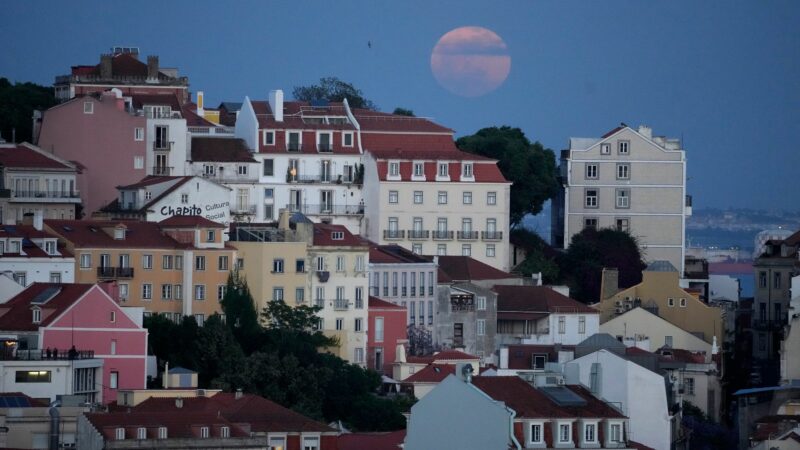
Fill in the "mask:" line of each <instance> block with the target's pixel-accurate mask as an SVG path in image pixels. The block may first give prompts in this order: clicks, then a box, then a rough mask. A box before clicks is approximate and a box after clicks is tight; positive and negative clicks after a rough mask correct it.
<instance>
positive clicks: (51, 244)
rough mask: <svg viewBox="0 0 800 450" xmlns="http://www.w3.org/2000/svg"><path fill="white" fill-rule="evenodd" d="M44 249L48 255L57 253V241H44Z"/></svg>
mask: <svg viewBox="0 0 800 450" xmlns="http://www.w3.org/2000/svg"><path fill="white" fill-rule="evenodd" d="M44 251H45V252H46V253H47V254H48V255H55V254H56V243H55V241H45V243H44Z"/></svg>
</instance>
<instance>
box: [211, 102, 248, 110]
mask: <svg viewBox="0 0 800 450" xmlns="http://www.w3.org/2000/svg"><path fill="white" fill-rule="evenodd" d="M223 108H225V110H227V111H228V112H236V111H239V110H240V109H242V102H222V103H220V104H219V106H217V109H223Z"/></svg>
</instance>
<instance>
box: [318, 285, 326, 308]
mask: <svg viewBox="0 0 800 450" xmlns="http://www.w3.org/2000/svg"><path fill="white" fill-rule="evenodd" d="M316 303H317V306H319V307H323V306H325V287H323V286H318V287H317V297H316Z"/></svg>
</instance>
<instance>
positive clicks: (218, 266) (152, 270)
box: [44, 216, 236, 324]
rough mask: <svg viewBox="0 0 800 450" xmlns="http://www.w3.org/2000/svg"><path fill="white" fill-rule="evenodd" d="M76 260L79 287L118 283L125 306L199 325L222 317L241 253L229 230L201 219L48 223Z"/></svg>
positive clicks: (196, 217)
mask: <svg viewBox="0 0 800 450" xmlns="http://www.w3.org/2000/svg"><path fill="white" fill-rule="evenodd" d="M44 225H45V230H47V231H49V232H50V233H53V234H55V235H57V236H58V238H59V241H60V242H61V243H63V244H64V245H65V247H66V249H67V250H68V251H70V252H72V253H73V254H74V255H75V266H76V267H75V282H76V283H96V282H103V281H114V282H116V285H117V291H118V294H119V295H118V297H119V299H120V302H121V303H122V304H123V305H125V306H139V307H143V308H144V311H145V315H148V314H152V313H158V314H167V315H169V317H170V318H172V319H173V320H176V321H177V320H180V318H181V317H182V316H194V317H195V318H196V319H197V321H198V323H200V324H202V322H203V321H204V320H205V319H206V318H207V317H208V316H210V315H212V314H214V313H222V310H221V308H220V304H219V300H221V299H222V297H223V296H224V295H225V286H226V282H227V279H228V272H229V271H230V270H231V269H232V268H233V264H234V263H235V261H236V249H234V248H233V247H231V246H229V245H226V244H225V242H224V241H223V236H222V233H223V230H224V226H222V225H220V224H218V223H216V222H212V221H210V220H207V219H204V218H202V217H199V216H174V217H171V218H169V219H166V220H163V221H161V222H159V223H154V222H139V221H120V220H115V221H81V220H46V221H45V223H44Z"/></svg>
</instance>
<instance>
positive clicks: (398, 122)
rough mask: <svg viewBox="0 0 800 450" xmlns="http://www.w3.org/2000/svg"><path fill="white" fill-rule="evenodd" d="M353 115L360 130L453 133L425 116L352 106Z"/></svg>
mask: <svg viewBox="0 0 800 450" xmlns="http://www.w3.org/2000/svg"><path fill="white" fill-rule="evenodd" d="M352 111H353V115H354V116H355V118H356V120H357V121H358V124H359V125H361V130H362V131H367V132H381V131H385V132H403V131H405V132H412V133H447V134H451V135H452V134H453V133H454V131H453V130H452V129H450V128H447V127H444V126H442V125H439V124H437V123H435V122H433V121H432V120H430V119H428V118H425V117H410V116H400V115H397V114H390V113H384V112H380V111H372V110H369V109H360V108H353V109H352Z"/></svg>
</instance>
